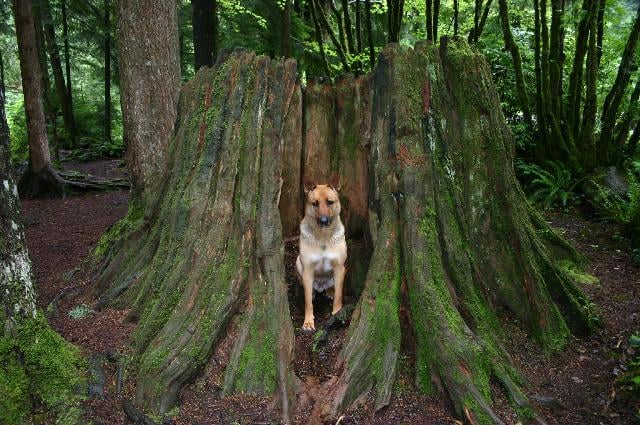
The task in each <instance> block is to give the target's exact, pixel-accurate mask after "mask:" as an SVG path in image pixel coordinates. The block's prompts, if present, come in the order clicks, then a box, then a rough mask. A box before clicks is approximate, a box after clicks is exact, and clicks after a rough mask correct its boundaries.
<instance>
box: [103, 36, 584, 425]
mask: <svg viewBox="0 0 640 425" xmlns="http://www.w3.org/2000/svg"><path fill="white" fill-rule="evenodd" d="M452 44H454V42H452V41H449V40H448V39H446V38H442V39H441V45H440V46H435V45H433V44H432V43H419V44H417V45H416V46H415V48H414V49H408V48H404V47H401V46H399V45H397V44H393V45H390V46H388V47H386V48H385V49H383V51H382V54H381V56H380V61H379V63H378V65H377V66H376V68H375V69H374V71H373V74H372V75H369V76H361V77H358V78H356V77H353V76H351V75H347V76H344V77H341V78H338V79H337V81H336V84H335V86H332V85H330V84H329V83H328V82H327V81H326V80H324V79H310V80H309V81H308V82H307V87H306V89H305V91H304V94H303V95H302V96H301V93H302V88H301V87H300V83H299V81H297V78H296V64H295V62H294V61H292V60H288V61H284V60H280V61H272V60H269V59H268V58H266V57H256V56H255V55H254V54H252V53H247V52H235V53H233V54H232V55H231V56H228V57H222V58H220V59H219V60H218V62H217V63H216V64H215V65H214V67H213V68H210V69H201V70H200V71H199V72H198V73H197V75H196V77H195V78H194V80H192V81H191V82H189V83H188V84H187V85H186V86H185V87H184V88H183V90H182V92H181V97H180V108H179V110H180V116H179V118H178V122H179V124H178V129H177V132H176V136H175V138H174V140H173V142H172V143H171V151H170V155H169V159H168V160H169V170H170V171H169V173H168V174H167V179H166V180H164V181H163V184H162V185H161V187H159V188H158V191H157V193H156V194H155V196H154V197H153V198H150V199H147V200H146V202H138V203H136V204H134V205H132V206H131V208H130V210H129V214H128V216H127V218H125V220H124V221H123V222H121V224H120V225H118V226H116V229H119V230H117V231H110V232H109V233H108V234H107V235H105V237H104V238H103V240H102V241H101V242H100V244H99V248H100V250H99V252H100V254H101V255H102V261H100V265H99V272H100V273H99V280H98V285H97V290H99V291H100V302H99V305H98V307H101V306H104V305H107V304H110V303H112V304H116V305H119V306H121V307H127V308H129V309H130V315H131V318H132V319H135V320H136V321H137V323H138V325H137V326H138V327H137V330H136V332H135V335H134V338H133V341H132V345H133V347H134V350H135V353H136V359H137V362H136V364H138V371H137V378H136V380H137V384H136V394H137V396H136V397H137V400H138V402H139V403H140V404H141V405H143V406H145V407H146V408H147V409H150V410H152V411H153V412H154V413H157V414H158V413H164V412H167V411H168V410H170V409H171V408H172V407H173V405H174V404H175V402H176V400H177V394H178V392H179V390H180V388H181V387H182V386H183V385H184V384H185V383H187V382H189V381H190V380H192V379H193V378H194V377H195V376H196V375H197V374H198V373H199V371H200V370H202V369H203V367H204V366H205V365H206V364H207V362H208V361H209V359H210V358H211V356H212V354H213V353H214V352H218V349H219V348H220V341H221V339H222V338H223V337H224V336H225V335H227V334H228V333H230V334H229V335H228V337H230V338H231V340H232V341H233V347H232V348H231V349H230V350H229V352H228V361H227V362H226V370H225V371H224V373H223V374H222V375H224V377H223V378H222V379H223V381H224V382H223V384H222V388H223V390H222V392H223V394H225V395H228V394H232V393H236V392H245V393H253V394H262V395H269V394H275V395H276V400H277V401H278V402H279V406H280V407H281V409H282V415H283V421H284V422H291V420H292V414H293V412H294V406H293V402H294V396H293V394H294V391H295V389H296V387H297V386H298V382H297V378H295V376H294V374H293V372H292V370H291V362H292V359H293V326H292V324H291V320H290V314H289V311H288V302H287V293H286V284H285V280H284V267H285V266H284V258H283V250H284V246H283V233H284V232H287V230H286V229H290V228H291V227H293V225H292V224H291V221H292V219H291V218H290V217H284V216H283V214H284V211H286V212H287V214H290V213H292V211H296V210H297V211H298V216H297V218H298V219H299V218H300V215H299V214H300V212H301V207H302V205H301V196H300V186H299V183H298V184H296V183H295V182H296V181H297V182H300V181H301V180H315V181H316V182H320V181H321V180H326V179H327V178H328V177H330V176H331V175H332V174H334V173H336V172H337V173H338V174H339V175H340V178H341V180H342V184H343V189H342V191H341V197H342V198H343V199H344V203H343V204H344V206H345V210H344V213H345V215H344V217H345V222H347V223H349V226H350V227H354V226H357V224H356V223H357V222H358V221H359V222H360V223H363V222H364V223H368V225H367V229H364V231H365V232H367V233H369V234H368V235H367V236H366V237H367V238H369V239H370V240H371V241H372V243H373V253H372V256H371V259H370V262H367V265H366V266H365V267H368V269H367V272H366V277H365V278H364V281H363V289H362V295H361V297H360V300H359V302H358V304H357V307H356V310H355V312H354V314H353V316H352V319H351V325H350V328H349V331H348V336H347V340H346V342H345V344H344V346H343V347H342V351H341V353H340V356H339V361H338V364H337V365H336V368H335V373H336V375H335V378H333V379H331V380H330V381H328V382H326V383H324V384H321V385H320V386H319V387H318V388H319V390H318V392H317V394H310V395H309V397H312V398H317V400H318V402H316V403H315V406H316V412H314V414H318V416H315V417H316V418H318V420H330V419H331V418H335V417H336V416H337V415H338V414H339V413H340V412H343V411H344V410H346V409H348V408H349V407H351V406H352V405H353V404H354V403H355V402H357V401H358V400H363V399H364V398H365V397H367V396H368V395H371V396H372V397H373V400H374V406H375V408H380V407H382V406H384V405H386V404H387V403H388V402H389V399H390V396H391V391H392V388H393V383H394V378H395V374H396V370H397V366H398V359H399V354H400V341H401V338H402V334H403V332H409V335H407V337H410V338H408V339H409V340H410V341H413V342H412V344H414V347H412V348H413V349H412V350H411V351H412V352H415V353H416V367H415V376H416V383H417V386H418V387H419V388H420V389H421V390H422V391H425V392H434V391H436V390H437V389H438V388H440V389H441V390H442V391H444V392H446V394H447V395H448V396H449V398H450V399H451V401H452V405H453V406H454V408H455V411H456V413H457V415H458V416H460V417H462V418H466V420H467V421H468V422H470V423H483V422H489V421H493V422H498V423H499V422H500V419H499V418H498V416H497V414H496V413H495V412H493V410H492V409H491V407H490V404H491V387H490V385H489V382H490V380H491V379H496V380H497V381H498V382H500V383H502V385H503V387H504V388H505V389H506V392H507V393H508V396H509V397H510V398H511V399H512V401H513V402H514V403H515V405H516V406H517V407H518V409H523V410H526V411H527V412H528V414H529V415H535V412H534V411H533V410H532V407H531V405H530V404H529V403H528V401H527V398H526V396H525V395H524V393H523V392H522V391H521V389H520V386H519V384H517V383H518V382H520V379H519V376H518V374H517V372H516V371H515V369H514V368H513V366H512V365H511V363H510V360H509V359H508V356H507V355H506V354H505V351H504V349H503V348H502V346H501V345H500V342H499V341H500V340H501V339H502V337H503V330H502V327H501V325H500V321H499V320H498V314H500V313H498V311H499V310H502V309H506V310H507V311H508V312H509V313H508V314H509V317H512V318H515V319H516V320H517V321H518V322H519V323H523V324H524V325H525V326H526V327H527V328H528V330H529V332H530V333H531V335H532V336H533V337H534V338H535V339H536V340H537V341H538V342H539V343H540V344H541V345H542V346H543V347H544V349H545V350H548V351H553V350H557V349H560V348H561V347H562V346H563V345H564V344H565V342H566V341H567V340H568V338H569V337H570V329H571V331H572V332H574V333H576V334H582V333H585V332H588V331H589V330H590V329H592V327H593V324H594V320H593V319H594V316H593V314H592V312H591V311H590V308H589V305H590V304H589V302H588V301H587V300H586V299H585V298H584V296H583V295H582V294H581V293H580V291H579V290H578V289H577V288H576V287H575V285H574V283H573V282H572V281H571V280H570V277H569V275H568V274H565V273H564V272H563V271H562V269H561V268H559V267H558V266H557V264H556V261H557V260H560V259H564V260H570V261H574V262H578V263H579V262H580V261H581V257H580V256H579V255H578V254H577V253H576V252H575V250H573V249H572V248H571V247H570V246H569V245H568V244H567V243H566V242H564V241H563V240H562V239H561V238H560V237H559V236H558V235H556V234H555V233H554V232H553V230H551V229H550V228H549V227H548V225H547V223H546V222H545V221H544V220H543V219H542V217H540V216H539V215H538V214H537V213H536V212H534V211H533V210H532V209H531V208H530V207H529V206H528V204H527V201H526V199H525V197H524V194H523V192H522V191H521V189H520V187H519V185H518V182H517V180H516V178H515V174H514V171H513V160H514V145H513V139H512V136H511V133H510V132H509V130H508V128H507V125H506V123H505V120H504V116H503V115H502V113H501V112H500V102H499V99H498V95H497V92H496V90H495V87H494V86H493V83H492V81H491V73H490V69H489V66H488V64H487V63H486V61H485V60H484V58H483V57H482V56H481V55H479V54H477V53H474V52H473V51H472V50H471V49H470V48H469V47H468V46H467V45H466V44H464V43H463V42H458V43H455V44H454V45H453V46H452ZM451 76H455V78H452V77H451ZM303 117H304V119H303ZM300 122H302V127H301V126H300V124H299V123H300ZM300 132H302V133H303V134H304V137H302V140H303V146H302V147H300V145H299V144H298V142H297V140H300ZM296 157H297V158H299V162H298V163H297V164H292V161H293V162H294V163H295V158H296ZM289 168H291V170H290V172H289V171H286V169H289ZM287 182H293V185H294V187H293V188H292V189H291V190H281V189H289V188H286V187H285V185H286V184H288V183H287ZM290 196H291V197H293V199H291V198H289V199H287V198H286V197H290ZM296 205H297V207H296ZM358 215H359V217H358V218H357V220H355V219H354V216H358ZM287 223H288V224H287ZM352 231H354V230H352V229H348V232H352ZM96 255H98V254H96ZM349 258H350V259H351V260H350V261H352V262H353V263H350V267H358V266H362V265H361V264H359V263H360V260H358V261H355V260H354V258H356V257H355V256H350V257H349ZM369 265H370V266H369ZM351 284H352V282H351V281H350V282H349V285H351ZM498 307H500V309H499V308H498ZM401 310H402V311H406V312H407V313H408V315H409V319H410V320H409V321H408V327H409V329H405V328H403V327H402V326H400V317H399V315H400V311H401ZM319 400H322V403H321V402H319ZM323 406H326V407H327V409H328V410H327V411H324V412H323V411H322V410H323ZM325 415H326V416H325Z"/></svg>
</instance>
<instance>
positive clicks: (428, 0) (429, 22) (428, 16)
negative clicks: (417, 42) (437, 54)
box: [424, 0, 433, 41]
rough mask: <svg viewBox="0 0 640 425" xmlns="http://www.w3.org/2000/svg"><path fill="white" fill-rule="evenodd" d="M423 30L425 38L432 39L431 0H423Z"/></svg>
mask: <svg viewBox="0 0 640 425" xmlns="http://www.w3.org/2000/svg"><path fill="white" fill-rule="evenodd" d="M424 11H425V13H424V15H425V30H426V34H427V36H426V37H425V38H426V39H427V40H430V41H433V0H425V2H424Z"/></svg>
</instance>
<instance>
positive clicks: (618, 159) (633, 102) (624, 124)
mask: <svg viewBox="0 0 640 425" xmlns="http://www.w3.org/2000/svg"><path fill="white" fill-rule="evenodd" d="M639 99H640V77H638V79H636V85H635V88H634V89H633V92H631V97H630V98H629V106H628V107H627V111H626V112H625V114H624V117H623V118H622V119H621V120H620V121H619V122H618V124H616V128H615V134H616V138H615V142H614V143H615V146H614V147H612V149H611V158H610V160H611V161H612V162H614V163H617V164H620V163H622V162H623V161H624V159H625V158H624V156H625V155H624V153H625V146H624V143H625V142H626V141H627V139H628V138H629V131H631V126H632V125H633V121H634V119H635V120H636V121H638V120H639V118H640V117H638V115H637V114H638V100H639ZM629 158H633V157H632V156H629Z"/></svg>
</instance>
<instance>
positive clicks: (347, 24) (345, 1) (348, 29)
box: [342, 0, 356, 55]
mask: <svg viewBox="0 0 640 425" xmlns="http://www.w3.org/2000/svg"><path fill="white" fill-rule="evenodd" d="M342 13H343V14H344V30H345V33H346V35H347V45H348V46H349V54H351V55H354V54H356V47H355V44H354V42H353V32H352V29H353V26H352V23H351V15H350V14H349V0H342Z"/></svg>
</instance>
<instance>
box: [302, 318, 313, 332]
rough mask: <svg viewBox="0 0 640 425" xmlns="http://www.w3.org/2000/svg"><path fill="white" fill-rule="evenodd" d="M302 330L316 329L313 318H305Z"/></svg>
mask: <svg viewBox="0 0 640 425" xmlns="http://www.w3.org/2000/svg"><path fill="white" fill-rule="evenodd" d="M302 330H303V331H307V332H310V331H315V330H316V327H315V326H314V324H313V319H305V321H304V323H303V324H302Z"/></svg>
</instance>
